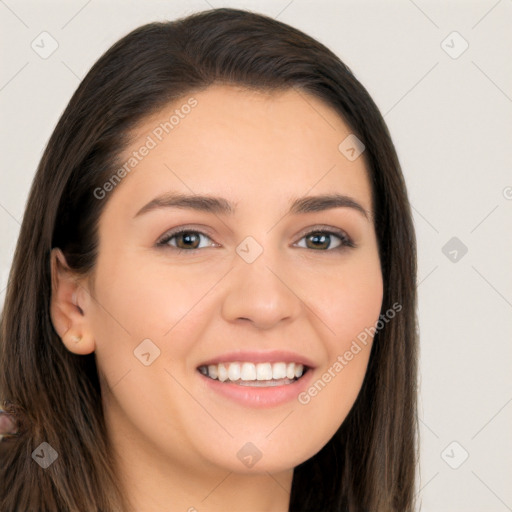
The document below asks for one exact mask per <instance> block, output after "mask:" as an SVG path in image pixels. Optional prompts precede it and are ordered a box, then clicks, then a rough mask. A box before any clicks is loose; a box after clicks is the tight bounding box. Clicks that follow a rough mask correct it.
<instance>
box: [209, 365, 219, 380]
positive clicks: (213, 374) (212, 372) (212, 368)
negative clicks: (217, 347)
mask: <svg viewBox="0 0 512 512" xmlns="http://www.w3.org/2000/svg"><path fill="white" fill-rule="evenodd" d="M208 375H209V376H210V377H211V378H212V379H216V378H217V377H218V376H219V374H218V372H217V365H216V364H210V365H208Z"/></svg>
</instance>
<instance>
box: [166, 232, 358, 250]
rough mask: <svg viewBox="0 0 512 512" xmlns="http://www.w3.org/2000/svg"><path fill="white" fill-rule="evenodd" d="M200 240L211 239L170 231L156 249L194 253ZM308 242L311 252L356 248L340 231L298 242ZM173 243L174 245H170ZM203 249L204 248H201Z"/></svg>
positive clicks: (312, 235) (311, 234)
mask: <svg viewBox="0 0 512 512" xmlns="http://www.w3.org/2000/svg"><path fill="white" fill-rule="evenodd" d="M333 237H334V238H336V239H338V244H337V245H336V246H334V247H331V245H332V238H333ZM201 238H205V239H208V240H211V238H210V237H209V236H208V235H207V234H206V233H203V232H202V231H197V230H194V229H186V228H181V229H178V230H176V231H171V232H169V233H166V234H165V235H164V236H163V237H162V238H161V239H160V240H159V241H158V242H157V244H156V245H157V246H158V247H172V248H175V249H177V250H178V251H182V250H185V251H195V250H198V249H201V247H199V245H200V243H201ZM303 239H306V240H310V241H311V243H308V242H306V247H305V248H306V249H312V250H316V251H318V250H323V252H327V251H326V249H328V250H331V251H333V250H338V251H339V250H344V249H346V248H351V247H356V245H355V243H354V242H353V241H352V239H351V238H350V237H349V236H348V235H347V234H346V233H345V232H344V231H342V230H338V229H333V228H330V229H315V230H313V231H309V232H307V233H306V234H304V235H303V236H302V238H301V239H300V240H303ZM172 241H174V242H175V243H171V242H172ZM218 246H219V245H218V244H216V243H212V244H210V247H218ZM203 248H204V247H203Z"/></svg>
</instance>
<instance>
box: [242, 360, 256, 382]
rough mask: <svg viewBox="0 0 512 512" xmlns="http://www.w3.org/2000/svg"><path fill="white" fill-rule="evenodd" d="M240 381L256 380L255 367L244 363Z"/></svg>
mask: <svg viewBox="0 0 512 512" xmlns="http://www.w3.org/2000/svg"><path fill="white" fill-rule="evenodd" d="M240 378H241V379H242V380H256V365H254V364H253V363H244V364H243V365H242V371H241V372H240Z"/></svg>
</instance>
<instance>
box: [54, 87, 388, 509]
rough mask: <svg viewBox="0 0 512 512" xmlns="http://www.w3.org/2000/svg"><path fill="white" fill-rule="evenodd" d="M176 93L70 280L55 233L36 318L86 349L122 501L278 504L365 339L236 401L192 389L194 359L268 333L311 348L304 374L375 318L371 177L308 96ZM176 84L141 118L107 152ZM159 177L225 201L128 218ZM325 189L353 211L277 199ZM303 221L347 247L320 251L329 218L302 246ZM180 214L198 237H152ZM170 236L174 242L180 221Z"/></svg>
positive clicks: (151, 125) (252, 342)
mask: <svg viewBox="0 0 512 512" xmlns="http://www.w3.org/2000/svg"><path fill="white" fill-rule="evenodd" d="M193 97H194V98H196V100H197V102H198V104H197V106H196V107H194V108H193V109H192V110H191V112H190V114H188V115H187V116H185V117H184V119H181V120H180V123H179V125H177V126H176V127H175V128H174V129H173V130H172V132H171V133H170V134H168V135H166V136H165V137H164V138H163V140H162V141H161V142H159V144H158V145H157V147H155V148H154V149H152V150H151V151H150V152H149V154H148V155H147V156H145V157H144V158H143V160H142V161H141V162H140V163H138V165H137V166H136V168H135V170H134V171H132V172H131V173H130V174H128V175H127V176H126V177H125V178H124V179H123V181H122V183H121V184H120V185H118V186H117V187H116V189H115V190H114V191H113V192H111V193H110V195H109V196H108V197H107V198H105V199H103V200H105V201H108V202H107V204H106V208H105V210H104V212H103V214H102V216H101V219H100V226H99V238H100V243H99V255H98V260H97V265H96V267H95V270H94V275H92V276H89V278H88V279H77V277H76V276H73V275H72V274H71V273H70V272H68V271H67V269H66V264H65V260H64V258H63V256H62V253H61V252H60V251H59V250H58V249H54V251H53V253H52V275H53V277H54V293H53V295H52V319H53V322H54V325H55V328H56V330H57V332H58V333H59V334H60V336H61V338H62V340H63V342H64V343H65V345H66V347H67V348H68V349H69V350H71V351H73V352H75V353H79V354H87V353H91V352H93V351H94V352H95V354H96V360H97V364H98V369H99V372H100V377H101V379H102V389H103V396H104V402H103V406H104V409H105V415H106V421H107V426H108V432H109V436H110V438H111V440H112V443H113V445H114V448H115V450H116V467H117V469H118V471H119V474H120V475H121V478H122V482H123V485H124V486H125V490H126V495H127V497H128V498H129V499H130V501H131V503H132V504H133V506H134V510H145V511H148V512H153V511H154V512H156V511H164V510H165V511H169V510H170V511H187V510H189V511H193V510H197V511H200V512H203V511H208V512H216V511H225V510H237V511H244V510H247V511H254V510H258V511H273V512H283V511H286V510H288V503H289V492H290V489H291V483H292V476H293V468H294V467H295V466H297V465H298V464H300V463H301V462H303V461H305V460H307V459H308V458H310V457H312V456H313V455H314V454H315V453H317V452H318V451H319V450H320V449H321V448H322V446H324V445H325V444H326V443H327V442H328V440H329V439H330V438H331V437H332V435H333V434H334V433H335V432H336V430H337V429H338V428H339V426H340V425H341V423H342V422H343V420H344V419H345V417H346V416H347V414H348V412H349V411H350V409H351V407H352V405H353V404H354V401H355V399H356V397H357V395H358V393H359V391H360V388H361V384H362V381H363V378H364V375H365V372H366V368H367V364H368V358H369V355H370V348H371V339H370V340H369V343H368V344H367V346H366V347H363V348H362V350H361V351H360V352H359V353H358V354H357V355H355V356H354V358H353V359H352V360H351V361H350V362H349V363H348V364H347V365H346V366H345V367H344V369H343V371H341V372H339V373H337V374H336V377H335V378H332V379H331V381H330V382H329V383H328V384H327V385H326V386H325V387H324V388H323V389H322V390H321V392H319V393H318V394H317V395H316V396H315V397H313V398H312V399H311V401H310V402H309V403H308V404H306V405H303V404H301V403H299V402H298V400H295V399H294V400H291V401H289V402H287V403H286V404H284V405H279V406H274V407H268V408H264V409H262V408H251V407H246V406H243V405H241V404H239V403H236V402H234V401H231V400H230V399H228V398H225V397H223V396H221V395H219V394H217V393H215V392H212V391H211V390H210V389H207V388H206V387H205V385H204V381H203V380H202V378H201V377H200V376H199V375H198V372H197V370H196V368H197V366H198V365H199V364H200V363H201V362H204V361H205V360H207V359H210V358H213V357H215V356H218V355H220V354H223V353H226V352H231V351H233V350H237V349H240V348H243V349H250V350H255V351H265V350H271V349H285V350H292V351H295V352H298V353H299V354H304V355H305V356H307V357H309V358H310V359H311V360H312V361H313V362H314V364H315V369H314V370H313V372H314V374H315V375H314V378H313V380H312V382H315V381H316V380H317V379H319V378H320V377H321V376H322V374H324V373H325V372H326V371H327V370H328V369H329V368H330V367H332V365H333V364H334V362H335V361H336V360H337V358H338V356H340V355H343V354H344V353H345V352H346V351H347V350H348V349H349V348H350V346H351V343H352V342H353V340H354V339H355V338H356V336H357V335H358V334H359V333H360V332H361V331H363V330H364V329H365V327H369V326H373V325H375V323H376V322H377V320H378V318H379V313H380V309H381V305H382V296H383V282H382V274H381V268H380V261H379V255H378V247H377V239H376V234H375V230H374V226H373V220H372V219H373V216H372V210H371V206H372V205H371V188H370V183H369V181H368V176H367V171H366V167H365V162H364V158H363V157H360V158H357V159H356V160H354V161H352V162H351V161H349V160H348V159H347V158H345V156H344V155H343V154H342V153H341V152H340V151H339V150H338V145H339V144H340V142H341V141H342V140H343V139H345V137H346V136H347V135H349V134H350V133H351V131H350V129H349V128H348V127H347V125H346V124H345V123H344V122H343V121H342V119H341V118H340V117H339V116H338V115H337V113H336V112H335V111H334V110H332V109H331V108H330V107H328V106H327V105H325V104H324V103H323V102H321V101H320V100H318V99H316V98H314V97H313V96H310V95H307V94H305V93H303V92H301V93H300V94H299V93H298V92H296V91H294V90H293V89H290V90H286V91H285V92H279V93H277V92H273V93H270V94H269V93H263V92H255V91H248V90H244V89H242V88H238V87H233V86H227V85H215V86H212V87H210V88H208V89H206V90H204V91H202V92H199V93H197V94H194V95H193ZM187 99H188V96H187V98H185V99H184V100H183V101H182V102H177V103H176V104H173V105H169V106H167V107H166V108H165V109H163V110H162V111H160V112H158V114H156V115H153V116H152V117H151V118H148V119H146V120H145V121H144V122H143V123H142V124H140V125H139V126H138V128H137V130H136V133H135V137H134V139H133V141H132V143H131V145H130V147H129V148H128V149H127V150H126V152H125V153H124V154H123V158H127V157H129V155H130V154H131V153H132V151H134V150H137V149H138V148H140V146H141V145H142V144H144V142H145V141H146V137H147V136H148V135H150V134H151V133H152V130H154V129H155V127H156V126H158V125H159V123H160V122H162V121H164V120H167V119H169V117H170V115H172V113H173V112H174V110H175V109H176V108H179V106H180V105H183V104H184V103H185V102H186V100H187ZM363 156H364V154H363ZM123 158H122V160H123ZM123 161H124V160H123ZM172 191H174V192H182V193H192V192H193V193H196V194H211V195H215V196H221V197H225V198H226V199H228V200H230V201H232V202H234V203H236V205H237V209H236V213H234V214H233V215H232V216H229V215H222V214H218V215H215V214H213V213H208V212H197V211H191V210H186V209H177V208H162V209H158V210H153V211H151V212H148V213H146V214H144V215H141V216H139V217H137V218H135V219H134V215H135V214H136V213H137V211H138V210H139V209H140V208H142V207H143V206H144V205H145V204H146V203H148V202H149V201H151V200H152V199H153V198H154V197H156V196H158V195H160V194H162V193H163V192H172ZM334 192H338V193H340V194H346V195H349V196H351V197H352V198H354V199H355V200H356V201H357V202H358V203H360V204H361V205H362V206H363V207H364V209H365V210H366V211H367V212H368V213H369V215H370V218H369V219H366V218H365V217H364V216H363V215H361V214H360V213H358V212H357V211H356V210H354V209H352V208H334V209H329V210H325V211H320V212H313V213H306V214H299V215H286V212H287V211H288V202H289V201H290V200H291V199H292V198H296V197H302V196H305V195H308V196H312V195H320V194H327V193H329V194H330V193H334ZM318 225H326V226H327V227H333V228H339V229H341V230H343V231H344V232H345V233H347V234H348V235H349V236H350V238H351V239H352V240H353V241H354V242H355V244H356V247H355V248H350V247H344V248H343V249H342V250H337V248H336V247H337V246H338V245H339V243H340V240H339V239H338V238H336V236H334V235H331V245H330V246H329V245H328V244H324V245H322V243H321V241H320V242H318V241H317V242H316V245H315V240H314V239H313V240H312V237H311V236H306V235H307V234H308V232H310V231H314V230H315V229H317V226H318ZM180 226H186V227H187V228H189V227H190V230H193V229H195V230H199V231H201V232H203V233H205V234H206V236H204V237H201V239H200V241H199V242H195V245H194V244H193V246H194V247H199V248H198V249H195V250H191V249H184V250H183V251H182V252H181V253H180V254H178V252H177V251H176V247H167V248H161V247H160V248H157V247H156V246H155V245H156V243H157V241H158V240H159V238H161V237H162V235H164V234H165V233H166V232H167V231H169V230H170V229H172V228H177V227H180ZM309 228H311V229H309ZM247 236H251V237H253V238H254V239H255V240H256V241H257V242H258V243H259V244H260V246H261V247H262V248H263V253H262V254H261V255H260V256H259V257H258V258H257V259H256V260H255V261H254V262H252V263H247V262H246V261H245V260H244V259H242V258H241V257H240V256H239V255H238V254H237V252H236V248H237V246H238V245H239V244H240V243H241V242H242V241H243V240H244V239H245V238H246V237H247ZM171 244H174V245H177V244H179V245H180V246H181V247H184V246H186V243H184V241H183V236H182V237H179V236H178V237H175V238H174V239H173V241H172V242H171ZM197 244H199V245H197ZM318 246H320V248H318ZM187 250H188V252H186V251H187ZM74 294H75V296H73V295H74ZM166 333H167V334H166ZM73 336H80V337H81V341H80V342H78V343H75V342H74V341H73V339H72V338H73ZM147 338H149V339H151V340H152V342H153V343H154V344H155V345H156V346H157V347H158V348H159V350H160V356H159V357H158V358H156V359H155V360H154V362H153V363H152V364H151V365H149V366H144V365H143V364H142V363H141V362H140V361H139V360H138V359H137V358H136V357H134V352H133V351H134V349H135V348H136V347H137V346H138V345H139V344H140V343H141V341H142V340H144V339H147ZM247 442H252V443H253V444H254V445H256V446H257V447H258V449H259V450H260V452H261V453H262V458H261V459H260V460H259V461H258V462H257V463H256V464H255V465H254V466H253V467H252V468H248V467H246V466H245V465H244V464H242V463H241V461H240V460H239V459H238V457H237V452H238V451H239V450H240V449H241V448H242V447H243V446H244V445H245V444H246V443H247Z"/></svg>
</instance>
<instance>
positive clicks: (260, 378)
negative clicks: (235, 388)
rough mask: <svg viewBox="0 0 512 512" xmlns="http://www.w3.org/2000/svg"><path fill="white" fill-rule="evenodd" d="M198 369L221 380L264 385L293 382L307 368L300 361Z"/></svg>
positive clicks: (240, 383) (212, 366)
mask: <svg viewBox="0 0 512 512" xmlns="http://www.w3.org/2000/svg"><path fill="white" fill-rule="evenodd" d="M198 370H199V371H200V372H201V373H202V374H203V375H205V376H207V377H209V378H210V379H214V380H218V381H220V382H230V383H235V384H239V385H240V386H255V387H264V386H282V385H286V384H291V383H293V382H295V381H296V380H298V379H299V378H300V377H301V376H302V374H303V373H304V371H305V368H304V365H302V364H300V363H286V362H275V363H256V364H255V363H250V362H232V363H219V364H210V365H207V366H206V365H204V366H200V367H199V368H198ZM306 370H307V368H306Z"/></svg>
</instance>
